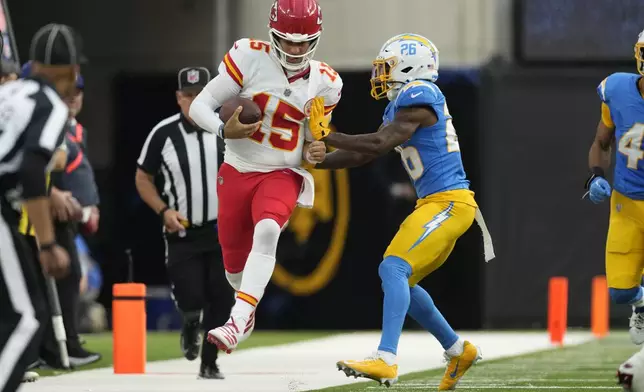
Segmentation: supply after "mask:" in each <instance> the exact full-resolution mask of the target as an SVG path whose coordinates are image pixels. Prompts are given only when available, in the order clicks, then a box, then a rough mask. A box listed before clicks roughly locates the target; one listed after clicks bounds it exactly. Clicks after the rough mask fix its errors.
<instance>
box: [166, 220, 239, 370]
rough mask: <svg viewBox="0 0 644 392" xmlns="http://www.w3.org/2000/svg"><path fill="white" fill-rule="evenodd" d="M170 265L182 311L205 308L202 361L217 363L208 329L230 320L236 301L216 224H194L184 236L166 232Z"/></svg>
mask: <svg viewBox="0 0 644 392" xmlns="http://www.w3.org/2000/svg"><path fill="white" fill-rule="evenodd" d="M166 266H167V271H168V278H169V279H170V282H171V284H172V294H173V296H174V301H175V304H176V306H177V308H178V309H179V311H181V313H183V314H194V313H196V312H199V311H203V322H202V327H203V329H204V331H205V333H204V337H203V344H202V348H201V362H202V364H206V365H209V366H212V365H215V364H216V361H217V347H216V346H215V345H213V344H208V343H207V341H206V338H207V332H208V331H209V330H211V329H213V328H217V327H219V326H221V325H223V324H224V323H225V322H226V320H228V316H229V315H230V309H231V308H232V305H233V302H234V290H233V289H232V287H230V284H229V283H228V281H227V280H226V275H225V272H224V264H223V257H222V254H221V247H220V246H219V240H218V237H217V230H216V228H215V225H214V224H207V225H204V226H201V227H197V228H190V229H188V230H186V232H185V236H183V237H182V236H180V235H179V234H178V233H173V234H166Z"/></svg>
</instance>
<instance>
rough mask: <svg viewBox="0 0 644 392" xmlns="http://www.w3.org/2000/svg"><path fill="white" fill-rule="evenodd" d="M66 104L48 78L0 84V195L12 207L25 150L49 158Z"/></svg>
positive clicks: (64, 117) (62, 127) (59, 136)
mask: <svg viewBox="0 0 644 392" xmlns="http://www.w3.org/2000/svg"><path fill="white" fill-rule="evenodd" d="M68 113H69V111H68V109H67V105H65V103H64V102H63V101H62V99H61V98H60V96H59V95H58V93H57V92H56V91H55V90H54V88H53V87H52V86H51V85H49V84H48V83H47V82H45V81H43V80H40V79H36V78H27V79H20V80H16V81H12V82H8V83H6V84H4V85H2V86H0V198H1V199H2V202H3V204H5V205H6V204H10V205H12V206H13V208H14V209H16V208H18V206H17V205H16V204H17V203H18V201H19V199H20V187H19V179H18V172H19V170H20V166H21V164H22V159H23V156H24V154H25V152H27V151H33V152H39V153H42V154H44V156H45V157H46V158H47V159H51V157H52V156H53V153H54V151H55V150H56V148H57V147H58V146H59V145H60V144H61V143H62V140H63V136H64V134H65V132H64V131H65V124H66V123H67V117H68Z"/></svg>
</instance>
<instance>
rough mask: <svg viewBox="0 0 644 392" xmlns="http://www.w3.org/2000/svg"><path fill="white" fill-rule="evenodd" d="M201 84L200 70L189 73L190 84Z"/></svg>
mask: <svg viewBox="0 0 644 392" xmlns="http://www.w3.org/2000/svg"><path fill="white" fill-rule="evenodd" d="M197 82H199V70H196V69H191V70H190V71H188V83H190V84H195V83H197Z"/></svg>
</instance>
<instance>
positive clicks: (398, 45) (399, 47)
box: [371, 34, 438, 101]
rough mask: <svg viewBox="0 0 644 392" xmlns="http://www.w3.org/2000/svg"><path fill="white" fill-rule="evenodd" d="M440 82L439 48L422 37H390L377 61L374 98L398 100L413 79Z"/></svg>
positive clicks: (372, 90) (375, 63)
mask: <svg viewBox="0 0 644 392" xmlns="http://www.w3.org/2000/svg"><path fill="white" fill-rule="evenodd" d="M436 79H438V49H437V48H436V45H434V44H433V43H432V42H431V41H430V40H428V39H427V38H425V37H423V36H422V35H418V34H399V35H396V36H394V37H391V38H389V40H387V42H385V44H384V45H383V46H382V48H381V49H380V53H379V54H378V57H376V59H375V60H374V61H373V70H372V73H371V96H372V97H373V98H374V99H381V98H384V97H385V95H386V96H387V98H388V99H389V100H390V101H393V100H394V99H396V96H397V95H398V91H399V90H400V88H401V87H402V86H404V85H405V84H406V83H409V82H411V81H412V80H428V81H430V82H435V81H436Z"/></svg>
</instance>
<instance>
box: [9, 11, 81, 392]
mask: <svg viewBox="0 0 644 392" xmlns="http://www.w3.org/2000/svg"><path fill="white" fill-rule="evenodd" d="M30 57H31V60H33V61H34V68H33V73H32V76H31V77H30V78H27V79H23V80H17V81H12V82H8V83H6V84H4V85H2V86H1V87H0V146H1V148H0V314H1V315H2V317H0V364H2V366H0V391H2V392H14V391H16V390H17V389H18V386H19V384H20V382H21V381H22V378H23V375H24V373H25V369H26V367H27V365H28V361H29V360H30V358H31V356H30V353H29V350H30V349H31V350H33V349H35V348H36V347H37V346H38V343H39V339H40V337H39V330H41V329H42V328H41V322H42V321H43V313H45V314H46V306H47V305H46V301H45V297H44V295H43V293H42V291H41V290H40V287H39V285H38V273H39V271H36V268H35V266H34V265H33V263H32V261H31V260H32V259H31V257H32V256H31V255H30V252H29V248H28V247H27V246H26V244H25V243H24V241H23V240H22V238H21V236H20V235H19V234H18V230H17V229H18V227H17V226H18V217H19V210H20V205H21V203H24V205H25V206H26V209H27V211H28V213H29V216H30V217H31V221H32V224H33V226H34V230H35V234H36V237H37V238H38V242H39V246H40V249H39V251H38V259H39V260H40V264H41V265H42V267H43V269H44V271H45V272H47V273H49V274H50V275H52V276H55V277H62V276H64V275H65V274H66V273H67V268H68V266H69V256H68V254H67V252H66V251H65V250H64V249H63V248H62V247H61V246H59V245H58V244H57V243H56V238H55V235H54V227H53V224H52V218H51V213H50V205H49V198H48V197H47V184H46V183H47V180H46V178H45V173H46V172H47V171H48V170H49V169H50V167H51V166H52V157H53V155H54V151H55V150H56V148H57V147H58V146H59V145H60V144H61V142H62V137H63V135H64V126H65V123H66V121H67V113H68V110H67V106H65V104H64V103H63V101H62V100H61V97H64V96H67V95H68V94H71V93H72V92H73V89H74V86H75V83H76V75H77V74H78V71H79V65H78V64H79V62H80V60H81V58H82V55H81V48H80V42H79V40H78V36H77V35H76V34H75V33H74V31H73V30H72V29H71V28H69V27H68V26H64V25H56V24H51V25H47V26H45V27H43V28H41V29H40V30H38V32H36V35H35V36H34V38H33V40H32V43H31V50H30ZM44 317H46V316H44Z"/></svg>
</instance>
